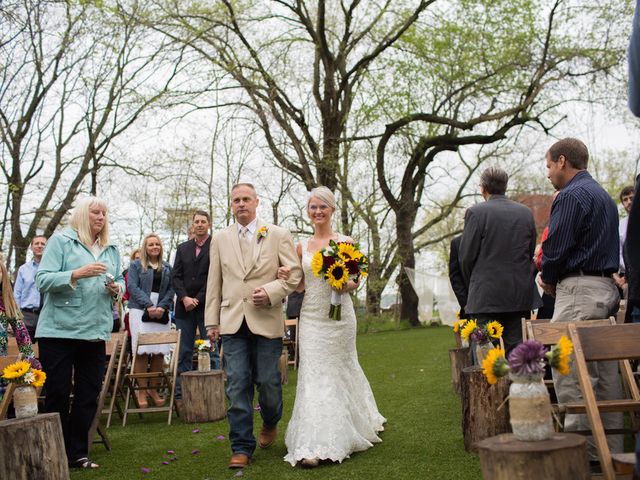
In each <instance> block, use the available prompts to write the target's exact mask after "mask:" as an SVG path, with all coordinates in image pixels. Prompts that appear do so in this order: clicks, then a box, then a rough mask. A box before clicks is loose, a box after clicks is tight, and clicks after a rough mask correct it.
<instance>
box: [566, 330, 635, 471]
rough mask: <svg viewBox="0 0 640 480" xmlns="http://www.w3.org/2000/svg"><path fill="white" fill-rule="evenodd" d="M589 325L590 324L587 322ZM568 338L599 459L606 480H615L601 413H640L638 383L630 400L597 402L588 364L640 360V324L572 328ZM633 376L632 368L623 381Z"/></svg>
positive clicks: (633, 388)
mask: <svg viewBox="0 0 640 480" xmlns="http://www.w3.org/2000/svg"><path fill="white" fill-rule="evenodd" d="M586 323H590V322H586ZM568 328H569V338H570V339H571V341H572V342H573V348H574V368H575V370H576V374H577V377H578V381H579V384H580V389H581V391H582V395H583V398H584V405H585V409H586V413H587V417H588V418H589V422H590V424H591V431H592V434H593V440H594V443H595V445H596V449H597V451H598V456H599V457H600V465H601V467H602V473H603V477H604V478H605V480H614V479H615V478H616V471H615V466H614V463H613V459H612V457H611V451H610V450H609V445H608V444H607V438H606V435H605V430H604V425H603V423H602V418H601V413H602V412H628V411H637V410H640V393H639V392H638V387H637V384H636V383H635V381H633V382H632V384H631V385H630V390H631V398H630V399H622V400H608V401H601V402H598V401H597V400H596V397H595V393H594V391H593V386H592V384H591V378H590V376H589V371H588V368H587V362H588V361H605V360H620V361H624V362H627V365H628V361H629V360H631V359H637V358H640V324H622V325H618V324H615V322H614V324H612V325H609V326H597V327H594V328H578V325H577V324H569V325H568ZM630 373H631V368H630V367H629V369H628V370H626V371H625V370H623V371H622V377H623V379H624V378H625V376H626V375H628V374H630Z"/></svg>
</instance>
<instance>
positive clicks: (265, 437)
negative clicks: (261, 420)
mask: <svg viewBox="0 0 640 480" xmlns="http://www.w3.org/2000/svg"><path fill="white" fill-rule="evenodd" d="M277 436H278V427H277V426H274V427H271V428H269V427H267V426H266V425H262V430H261V431H260V437H259V438H258V445H260V448H269V447H270V446H271V445H273V444H274V443H275V441H276V437H277Z"/></svg>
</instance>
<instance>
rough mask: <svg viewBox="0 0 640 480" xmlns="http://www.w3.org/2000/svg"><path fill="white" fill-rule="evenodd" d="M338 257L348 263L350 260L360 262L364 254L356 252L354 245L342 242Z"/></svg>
mask: <svg viewBox="0 0 640 480" xmlns="http://www.w3.org/2000/svg"><path fill="white" fill-rule="evenodd" d="M338 257H340V259H341V260H342V261H343V262H345V263H347V262H348V261H349V260H360V257H362V254H361V253H360V252H359V251H358V250H356V248H355V247H354V246H353V244H351V243H345V242H342V243H339V244H338Z"/></svg>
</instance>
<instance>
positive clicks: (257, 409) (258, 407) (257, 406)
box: [254, 404, 260, 412]
mask: <svg viewBox="0 0 640 480" xmlns="http://www.w3.org/2000/svg"><path fill="white" fill-rule="evenodd" d="M254 410H255V411H257V412H259V411H260V404H258V405H256V406H255V408H254Z"/></svg>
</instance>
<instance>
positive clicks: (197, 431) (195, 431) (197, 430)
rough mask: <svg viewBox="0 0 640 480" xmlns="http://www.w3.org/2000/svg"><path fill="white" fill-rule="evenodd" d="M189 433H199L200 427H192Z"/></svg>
mask: <svg viewBox="0 0 640 480" xmlns="http://www.w3.org/2000/svg"><path fill="white" fill-rule="evenodd" d="M191 433H200V429H199V428H194V429H193V430H191Z"/></svg>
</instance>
